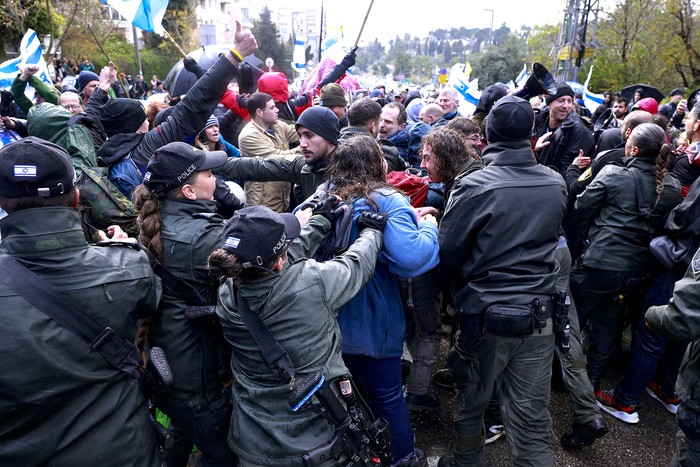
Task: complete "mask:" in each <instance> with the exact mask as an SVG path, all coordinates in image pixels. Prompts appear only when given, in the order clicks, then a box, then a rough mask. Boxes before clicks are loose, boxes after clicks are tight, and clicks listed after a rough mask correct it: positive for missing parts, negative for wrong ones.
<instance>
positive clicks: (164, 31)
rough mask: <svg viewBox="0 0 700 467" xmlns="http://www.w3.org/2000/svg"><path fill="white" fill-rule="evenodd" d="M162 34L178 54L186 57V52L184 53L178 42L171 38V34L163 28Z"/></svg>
mask: <svg viewBox="0 0 700 467" xmlns="http://www.w3.org/2000/svg"><path fill="white" fill-rule="evenodd" d="M163 36H165V38H166V39H168V40H169V41H170V43H171V44H173V45H174V46H175V48H176V49H177V51H178V52H180V55H182V58H187V54H186V53H185V51H184V50H182V47H180V46H179V45H178V43H177V42H175V39H173V36H171V35H170V33H169V32H168V31H166V30H165V29H163Z"/></svg>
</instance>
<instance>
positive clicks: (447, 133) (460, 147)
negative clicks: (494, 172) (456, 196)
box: [420, 127, 478, 192]
mask: <svg viewBox="0 0 700 467" xmlns="http://www.w3.org/2000/svg"><path fill="white" fill-rule="evenodd" d="M425 146H430V149H432V152H433V154H434V155H435V170H436V171H437V173H438V174H439V175H440V179H441V180H440V181H442V182H443V183H445V192H447V191H448V186H450V187H451V186H452V184H453V183H454V179H455V177H456V176H457V175H459V172H460V171H461V170H462V168H463V167H464V165H465V164H466V163H467V162H469V160H470V159H477V158H478V155H477V154H476V151H474V148H472V147H471V145H470V144H469V142H468V141H467V138H466V137H465V136H464V134H462V133H461V132H460V131H457V130H453V129H451V128H444V127H443V128H438V129H437V130H435V131H432V132H430V133H428V134H427V135H425V136H424V137H423V141H422V143H421V147H420V153H421V156H422V154H423V148H424V147H425Z"/></svg>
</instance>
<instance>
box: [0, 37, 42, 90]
mask: <svg viewBox="0 0 700 467" xmlns="http://www.w3.org/2000/svg"><path fill="white" fill-rule="evenodd" d="M19 51H20V55H19V57H17V58H13V59H11V60H7V61H5V62H3V63H1V64H0V89H8V88H9V87H11V86H12V82H13V81H14V80H15V78H16V77H17V74H18V73H20V70H19V68H18V67H17V65H37V66H38V67H39V71H38V72H37V73H36V74H35V76H37V77H39V79H41V80H42V81H44V82H45V83H48V84H53V82H52V81H51V76H50V75H49V69H48V67H47V66H46V61H45V60H44V55H43V49H42V47H41V41H39V37H37V35H36V32H34V31H33V30H32V29H27V32H26V33H25V34H24V37H22V42H21V44H20V46H19ZM25 93H26V94H27V97H29V98H30V99H33V98H34V89H33V88H31V87H30V86H27V90H26V91H25Z"/></svg>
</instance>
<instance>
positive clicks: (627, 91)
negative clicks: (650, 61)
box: [620, 84, 664, 104]
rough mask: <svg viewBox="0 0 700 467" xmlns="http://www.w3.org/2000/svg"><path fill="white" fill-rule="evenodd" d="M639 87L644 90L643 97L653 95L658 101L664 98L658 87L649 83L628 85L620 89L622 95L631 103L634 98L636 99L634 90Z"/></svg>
mask: <svg viewBox="0 0 700 467" xmlns="http://www.w3.org/2000/svg"><path fill="white" fill-rule="evenodd" d="M637 89H641V90H642V91H643V92H644V94H643V95H642V97H653V98H654V99H656V102H661V101H662V100H663V98H664V95H663V93H662V92H661V91H659V90H658V89H656V88H655V87H654V86H649V85H648V84H633V85H632V86H627V87H625V88H623V89H622V91H620V95H621V96H622V97H624V98H626V99H627V102H629V103H630V104H631V103H632V100H634V92H635V91H636V90H637Z"/></svg>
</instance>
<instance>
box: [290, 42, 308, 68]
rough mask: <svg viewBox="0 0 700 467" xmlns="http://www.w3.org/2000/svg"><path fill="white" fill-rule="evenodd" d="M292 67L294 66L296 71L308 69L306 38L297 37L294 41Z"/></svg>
mask: <svg viewBox="0 0 700 467" xmlns="http://www.w3.org/2000/svg"><path fill="white" fill-rule="evenodd" d="M292 68H294V71H296V72H298V73H301V72H302V71H304V70H306V39H302V38H300V37H297V38H296V40H295V41H294V51H293V52H292Z"/></svg>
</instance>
